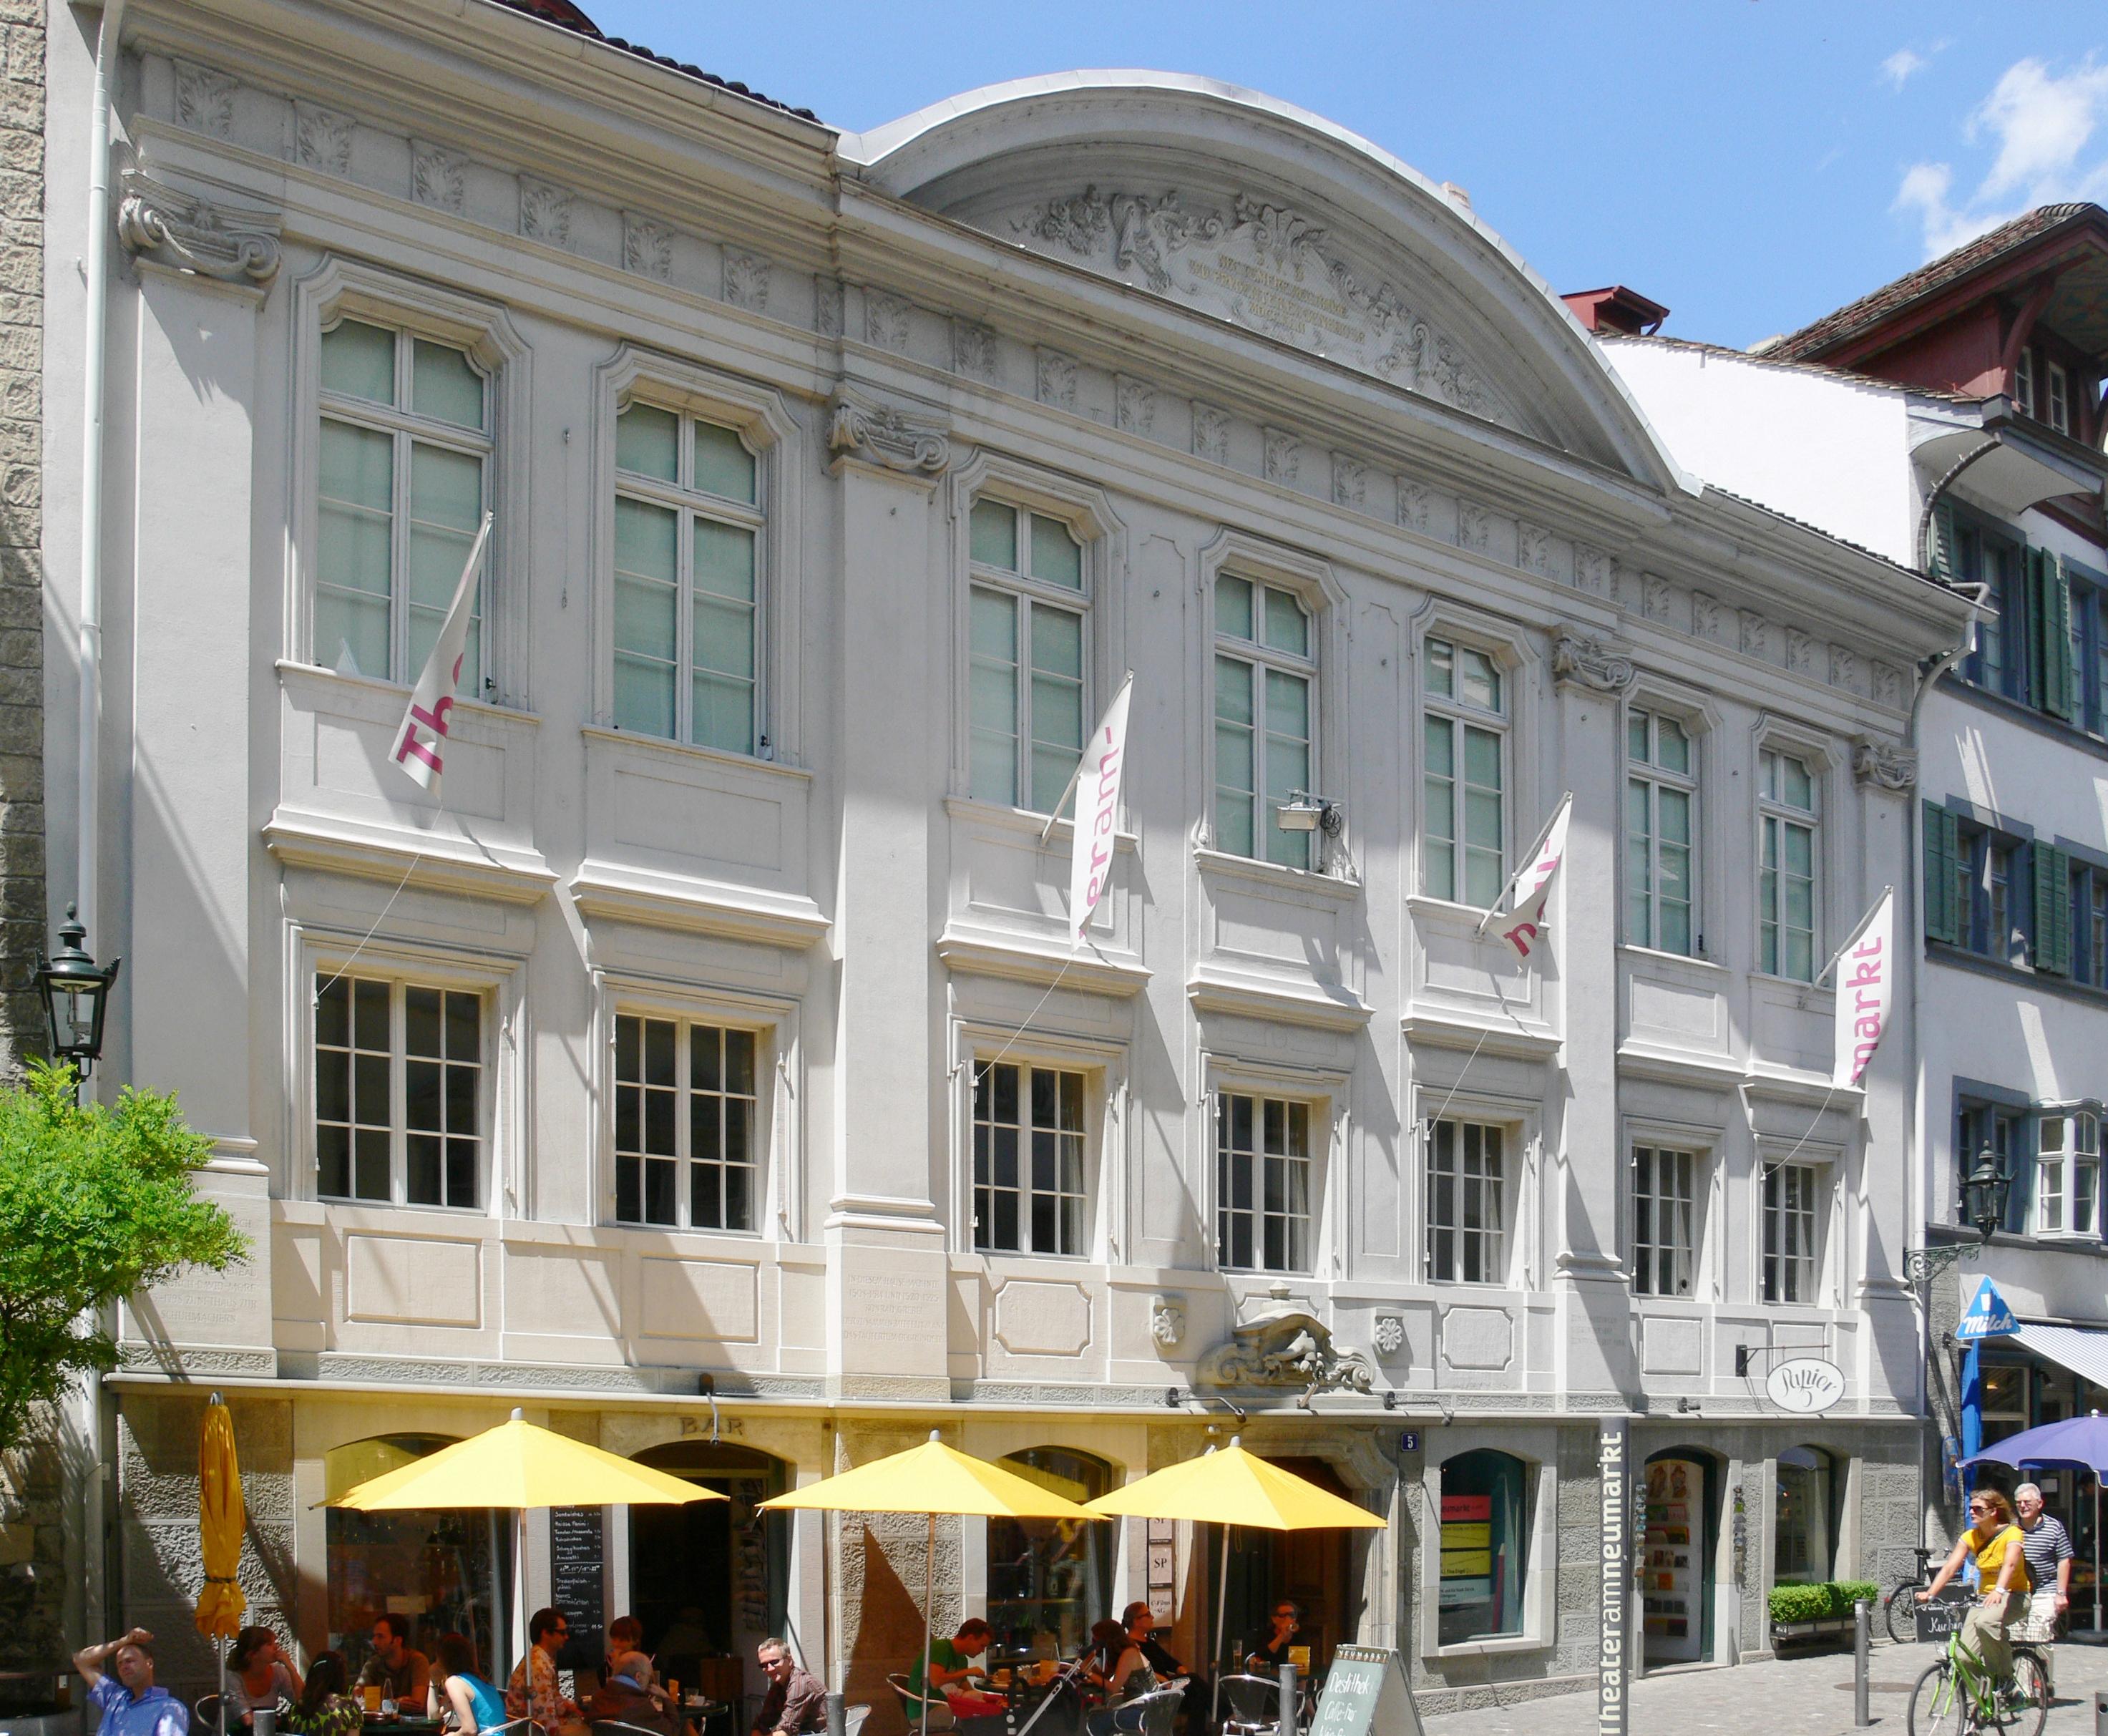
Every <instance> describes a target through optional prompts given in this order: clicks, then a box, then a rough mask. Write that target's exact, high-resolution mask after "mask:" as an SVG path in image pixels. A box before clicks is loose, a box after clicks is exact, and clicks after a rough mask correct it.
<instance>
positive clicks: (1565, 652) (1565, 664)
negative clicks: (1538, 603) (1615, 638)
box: [1552, 627, 1637, 693]
mask: <svg viewBox="0 0 2108 1736" xmlns="http://www.w3.org/2000/svg"><path fill="white" fill-rule="evenodd" d="M1635 674H1637V671H1636V670H1634V669H1633V660H1632V659H1631V658H1630V657H1627V656H1619V654H1618V653H1616V652H1613V651H1610V650H1609V649H1608V648H1607V647H1605V645H1604V644H1603V642H1602V641H1601V639H1597V638H1592V637H1590V636H1589V635H1588V634H1585V633H1583V632H1582V631H1580V630H1579V629H1578V628H1572V627H1569V628H1565V629H1561V632H1560V633H1559V634H1558V636H1557V637H1556V638H1554V639H1553V640H1552V678H1553V679H1555V680H1556V681H1558V682H1559V683H1561V684H1562V685H1564V686H1569V687H1580V688H1588V689H1589V690H1590V691H1591V692H1597V693H1623V692H1624V691H1625V690H1626V689H1627V688H1629V687H1630V686H1631V685H1632V684H1633V678H1634V676H1635Z"/></svg>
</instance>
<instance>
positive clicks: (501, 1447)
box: [324, 1411, 730, 1674]
mask: <svg viewBox="0 0 2108 1736" xmlns="http://www.w3.org/2000/svg"><path fill="white" fill-rule="evenodd" d="M727 1499H730V1497H728V1496H727V1495H720V1494H719V1493H718V1491H717V1490H714V1489H705V1488H703V1487H701V1486H700V1485H698V1484H696V1483H691V1482H686V1481H682V1479H681V1478H679V1477H671V1476H669V1475H668V1474H667V1473H666V1472H664V1471H655V1470H653V1469H652V1468H651V1466H649V1465H640V1464H638V1463H637V1462H636V1461H635V1460H634V1459H624V1458H623V1457H621V1456H620V1455H619V1454H615V1453H609V1452H605V1451H603V1450H601V1449H600V1448H599V1447H597V1446H589V1445H587V1444H586V1443H585V1442H584V1441H574V1440H572V1439H571V1438H570V1436H568V1435H559V1434H557V1433H556V1432H555V1431H553V1430H552V1429H546V1428H541V1427H537V1426H536V1425H535V1424H534V1423H529V1422H528V1421H526V1420H525V1418H523V1417H522V1416H521V1415H520V1413H519V1412H518V1411H514V1412H513V1413H512V1417H511V1421H510V1422H506V1423H499V1424H498V1427H496V1428H487V1429H485V1430H484V1432H482V1433H481V1434H480V1435H471V1436H470V1437H469V1438H468V1439H467V1440H466V1441H456V1442H454V1444H453V1445H452V1446H446V1447H441V1448H440V1449H439V1451H438V1452H436V1453H432V1454H427V1455H426V1457H425V1458H423V1459H417V1460H415V1461H413V1462H412V1463H409V1464H407V1465H399V1466H398V1467H396V1468H395V1469H394V1470H393V1471H384V1472H381V1475H380V1476H378V1477H368V1478H367V1480H366V1481H364V1482H363V1483H361V1484H359V1485H358V1486H357V1487H356V1488H353V1489H347V1490H345V1492H344V1493H343V1494H342V1495H339V1496H337V1497H336V1499H334V1500H331V1501H327V1502H325V1503H324V1505H325V1506H328V1507H343V1508H350V1509H352V1510H353V1511H354V1512H357V1513H384V1512H399V1511H402V1510H403V1509H405V1508H411V1509H421V1508H431V1507H509V1508H512V1509H513V1511H514V1513H516V1515H517V1517H516V1520H515V1522H514V1531H515V1536H514V1549H513V1556H512V1561H513V1586H514V1593H513V1599H512V1604H513V1608H512V1641H513V1647H514V1650H515V1651H516V1653H520V1654H523V1655H524V1653H525V1639H526V1636H525V1630H524V1628H523V1627H522V1626H521V1620H522V1617H524V1615H525V1611H524V1610H523V1609H522V1608H521V1607H520V1605H521V1604H522V1603H523V1602H524V1601H525V1600H524V1599H523V1598H522V1597H521V1596H520V1589H521V1587H522V1584H523V1580H524V1576H525V1571H526V1566H525V1563H526V1559H527V1538H526V1532H527V1509H528V1508H530V1507H608V1506H624V1505H626V1506H632V1507H640V1506H662V1507H678V1506H682V1505H685V1504H687V1503H688V1502H690V1501H723V1500H727ZM497 1571H498V1564H497V1562H495V1561H493V1562H492V1563H491V1572H492V1576H493V1578H494V1577H495V1576H496V1574H497ZM495 1601H496V1588H495V1586H493V1603H494V1602H495ZM495 1620H496V1618H495V1615H494V1614H493V1631H494V1629H495ZM511 1662H516V1659H514V1660H508V1661H507V1667H509V1665H510V1663H511ZM500 1673H501V1674H502V1673H503V1672H502V1670H501V1671H500Z"/></svg>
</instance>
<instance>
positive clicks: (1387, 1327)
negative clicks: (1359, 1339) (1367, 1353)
mask: <svg viewBox="0 0 2108 1736" xmlns="http://www.w3.org/2000/svg"><path fill="white" fill-rule="evenodd" d="M1404 1348H1405V1320H1404V1319H1403V1316H1402V1315H1399V1314H1378V1315H1377V1316H1376V1355H1379V1356H1381V1358H1382V1359H1384V1360H1385V1362H1389V1361H1390V1359H1392V1358H1393V1357H1394V1356H1396V1355H1398V1353H1399V1351H1400V1350H1403V1349H1404Z"/></svg>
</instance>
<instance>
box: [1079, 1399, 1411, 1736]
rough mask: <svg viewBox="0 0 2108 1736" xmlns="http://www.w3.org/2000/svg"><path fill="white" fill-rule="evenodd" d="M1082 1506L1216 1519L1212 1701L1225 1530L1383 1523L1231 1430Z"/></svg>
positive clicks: (1106, 1512) (1225, 1592) (1113, 1513)
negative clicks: (1218, 1561) (1210, 1445)
mask: <svg viewBox="0 0 2108 1736" xmlns="http://www.w3.org/2000/svg"><path fill="white" fill-rule="evenodd" d="M1089 1510H1090V1511H1091V1512H1092V1513H1097V1514H1100V1515H1101V1516H1103V1517H1106V1518H1109V1519H1110V1518H1113V1517H1135V1518H1140V1519H1188V1520H1191V1521H1193V1522H1195V1523H1196V1524H1213V1525H1219V1526H1222V1527H1223V1564H1222V1570H1221V1573H1220V1576H1219V1578H1218V1582H1217V1585H1216V1591H1215V1675H1214V1681H1215V1706H1216V1709H1217V1710H1219V1709H1220V1707H1221V1703H1222V1694H1223V1669H1222V1665H1223V1619H1224V1617H1226V1616H1227V1613H1228V1604H1229V1586H1230V1574H1229V1531H1230V1527H1231V1526H1233V1525H1247V1526H1252V1527H1254V1529H1256V1530H1259V1531H1327V1530H1330V1529H1332V1528H1335V1527H1337V1528H1339V1529H1340V1530H1353V1531H1382V1530H1384V1529H1385V1527H1386V1526H1387V1525H1388V1523H1389V1522H1388V1521H1387V1520H1385V1519H1383V1518H1381V1517H1379V1516H1378V1515H1377V1514H1375V1513H1371V1512H1370V1511H1369V1510H1368V1509H1367V1508H1365V1507H1357V1506H1355V1505H1354V1503H1353V1502H1352V1501H1348V1500H1343V1499H1340V1496H1338V1495H1334V1494H1333V1493H1332V1492H1331V1490H1329V1489H1320V1488H1319V1487H1318V1486H1317V1485H1316V1484H1315V1483H1313V1482H1311V1481H1309V1480H1308V1478H1305V1477H1298V1476H1297V1475H1296V1474H1295V1472H1293V1471H1284V1470H1282V1469H1281V1467H1280V1466H1279V1465H1277V1464H1270V1463H1268V1462H1267V1461H1266V1460H1265V1459H1261V1458H1260V1457H1259V1455H1258V1454H1256V1453H1248V1452H1246V1451H1245V1447H1244V1443H1243V1441H1242V1440H1241V1439H1240V1438H1239V1437H1238V1436H1234V1435H1233V1436H1231V1437H1230V1444H1229V1445H1227V1446H1226V1447H1224V1448H1223V1449H1222V1450H1220V1451H1210V1452H1207V1453H1204V1454H1201V1455H1200V1458H1198V1459H1187V1460H1186V1461H1184V1462H1183V1463H1180V1464H1175V1465H1166V1466H1165V1467H1164V1468H1163V1469H1162V1470H1161V1471H1152V1472H1150V1474H1149V1475H1148V1476H1146V1477H1137V1479H1136V1480H1135V1481H1133V1482H1131V1483H1128V1484H1127V1485H1126V1486H1124V1487H1122V1488H1119V1489H1115V1490H1112V1491H1111V1492H1110V1493H1109V1494H1106V1495H1100V1496H1099V1497H1098V1498H1097V1499H1096V1500H1095V1501H1092V1502H1091V1503H1090V1504H1089Z"/></svg>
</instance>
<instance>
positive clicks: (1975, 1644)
mask: <svg viewBox="0 0 2108 1736" xmlns="http://www.w3.org/2000/svg"><path fill="white" fill-rule="evenodd" d="M1971 1558H1974V1559H1975V1562H1976V1574H1977V1579H1978V1583H1979V1585H1980V1587H1981V1595H1980V1597H1979V1598H1978V1600H1977V1602H1976V1603H1975V1606H1974V1607H1972V1608H1971V1610H1970V1612H1969V1613H1968V1615H1967V1616H1966V1617H1964V1618H1963V1621H1962V1644H1963V1645H1964V1646H1965V1647H1966V1648H1968V1649H1969V1651H1970V1652H1971V1653H1974V1654H1975V1657H1978V1658H1979V1659H1980V1660H1981V1661H1982V1662H1983V1665H1984V1668H1985V1669H1986V1670H1987V1671H1989V1672H1990V1675H1991V1678H1992V1680H1993V1681H1998V1682H2003V1681H2006V1680H2008V1679H2009V1678H2011V1675H2012V1673H2013V1648H2012V1645H2011V1642H2010V1641H2008V1640H2007V1638H2006V1619H2007V1611H2008V1610H2009V1609H2010V1608H2011V1604H2012V1598H2013V1596H2014V1594H2016V1593H2017V1594H2019V1595H2020V1597H2022V1598H2025V1597H2026V1596H2027V1594H2028V1591H2029V1587H2030V1584H2031V1582H2030V1580H2029V1578H2028V1560H2027V1554H2026V1552H2025V1549H2023V1547H2022V1539H2021V1535H2020V1526H2018V1525H2017V1524H2016V1522H2014V1518H2013V1505H2012V1503H2011V1502H2010V1501H2008V1500H2007V1499H2006V1498H2005V1496H2004V1495H2002V1494H2000V1493H1999V1491H1998V1490H1996V1489H1979V1490H1976V1492H1975V1494H1973V1495H1971V1496H1970V1497H1969V1529H1968V1530H1967V1531H1964V1532H1963V1533H1962V1535H1961V1538H1960V1540H1958V1541H1957V1543H1956V1544H1955V1545H1954V1553H1953V1554H1951V1555H1949V1556H1948V1558H1947V1560H1946V1561H1945V1562H1944V1564H1942V1566H1941V1567H1940V1570H1939V1572H1937V1573H1935V1575H1934V1576H1932V1583H1931V1585H1928V1586H1927V1587H1926V1589H1924V1590H1922V1591H1921V1592H1920V1593H1918V1594H1917V1600H1918V1602H1919V1603H1930V1601H1931V1600H1932V1599H1933V1598H1935V1597H1937V1596H1938V1595H1939V1593H1940V1592H1941V1590H1942V1589H1944V1587H1945V1586H1946V1585H1947V1582H1948V1580H1951V1579H1953V1577H1954V1576H1955V1575H1956V1574H1957V1573H1959V1572H1960V1571H1962V1563H1963V1562H1965V1561H1968V1560H1970V1559H1971Z"/></svg>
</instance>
